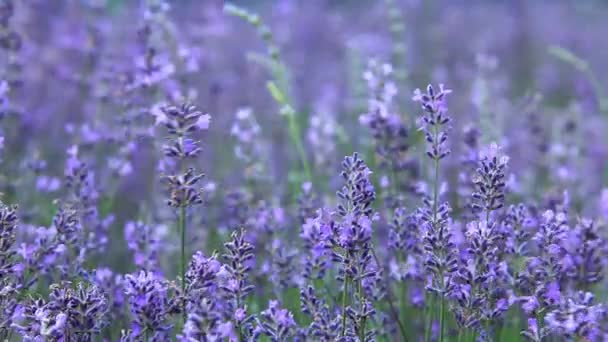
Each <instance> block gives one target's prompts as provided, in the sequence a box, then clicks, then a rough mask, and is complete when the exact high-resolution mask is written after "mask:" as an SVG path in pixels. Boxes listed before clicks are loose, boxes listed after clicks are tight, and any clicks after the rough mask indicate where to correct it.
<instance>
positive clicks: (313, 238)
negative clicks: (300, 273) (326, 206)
mask: <svg viewBox="0 0 608 342" xmlns="http://www.w3.org/2000/svg"><path fill="white" fill-rule="evenodd" d="M328 220H329V218H328V213H326V212H324V211H323V210H322V209H319V210H318V212H317V216H316V217H314V218H308V219H307V220H306V222H305V223H304V224H303V225H302V231H301V233H300V238H301V239H302V241H303V243H304V246H305V247H306V249H307V252H308V253H307V254H306V257H305V261H304V278H306V279H323V277H324V276H325V273H326V271H327V269H328V267H329V256H330V255H331V246H330V245H329V244H328V238H329V235H330V234H331V231H330V229H331V228H330V222H328Z"/></svg>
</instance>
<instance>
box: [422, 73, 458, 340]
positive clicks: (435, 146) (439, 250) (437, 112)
mask: <svg viewBox="0 0 608 342" xmlns="http://www.w3.org/2000/svg"><path fill="white" fill-rule="evenodd" d="M451 92H452V91H451V90H448V89H444V88H443V85H442V84H441V85H439V91H438V92H436V90H435V89H434V88H433V86H431V85H429V86H428V87H427V92H426V93H422V92H421V91H420V90H419V89H416V91H415V92H414V97H413V100H414V101H416V102H419V103H420V104H421V106H422V109H423V110H424V112H425V114H424V116H423V117H422V130H423V131H424V136H425V139H426V141H427V144H428V145H427V146H428V148H427V156H428V157H429V158H430V159H431V160H432V161H433V165H434V181H433V184H432V187H433V190H432V191H433V194H432V199H431V200H428V199H425V205H426V207H424V208H422V209H421V216H422V220H423V225H424V227H425V231H426V232H425V237H424V242H425V246H424V249H425V253H426V261H425V265H426V268H427V270H428V272H429V273H430V275H431V284H430V285H429V286H428V289H429V290H430V291H431V292H434V293H437V294H438V295H439V296H440V298H439V341H443V335H444V320H445V312H444V310H445V303H444V302H445V300H446V297H447V296H448V294H449V292H450V291H451V288H450V286H451V284H450V281H449V280H448V281H447V282H446V277H450V274H451V273H453V272H454V271H455V268H456V263H457V260H456V259H455V257H454V253H453V249H454V246H453V243H452V242H451V233H450V231H449V227H448V220H449V216H448V215H449V212H450V208H449V206H448V205H447V204H442V205H439V188H440V186H441V184H440V161H441V159H443V158H445V157H446V156H447V155H448V154H450V150H449V148H448V147H447V146H446V141H447V137H448V136H447V128H448V124H449V122H450V118H449V116H448V115H447V107H446V103H445V98H446V95H447V94H449V93H451Z"/></svg>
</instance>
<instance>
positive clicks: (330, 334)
mask: <svg viewBox="0 0 608 342" xmlns="http://www.w3.org/2000/svg"><path fill="white" fill-rule="evenodd" d="M300 305H301V310H302V312H303V313H304V314H307V315H308V316H310V318H311V319H312V322H311V323H310V325H309V326H308V327H307V328H306V335H307V336H313V337H315V338H316V339H318V340H320V341H333V340H335V339H336V338H337V336H338V334H339V328H340V320H339V317H337V316H334V315H332V313H331V311H330V308H329V306H328V305H327V304H326V303H325V302H324V301H323V299H321V298H319V297H318V296H317V294H316V292H315V289H314V287H313V286H310V285H308V286H307V287H305V288H302V289H301V290H300Z"/></svg>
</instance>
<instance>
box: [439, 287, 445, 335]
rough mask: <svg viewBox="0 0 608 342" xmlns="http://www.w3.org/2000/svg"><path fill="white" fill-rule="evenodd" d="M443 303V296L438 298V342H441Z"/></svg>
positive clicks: (443, 314) (443, 315)
mask: <svg viewBox="0 0 608 342" xmlns="http://www.w3.org/2000/svg"><path fill="white" fill-rule="evenodd" d="M444 303H445V300H444V299H443V297H442V298H439V342H443V320H444V317H445V313H444Z"/></svg>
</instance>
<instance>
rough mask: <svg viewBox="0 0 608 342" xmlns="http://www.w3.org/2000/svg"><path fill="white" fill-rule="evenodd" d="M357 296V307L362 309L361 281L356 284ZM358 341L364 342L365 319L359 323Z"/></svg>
mask: <svg viewBox="0 0 608 342" xmlns="http://www.w3.org/2000/svg"><path fill="white" fill-rule="evenodd" d="M357 296H358V297H359V305H361V308H362V309H363V306H364V298H363V290H362V289H361V279H359V281H358V282H357ZM359 341H360V342H364V341H365V318H363V321H362V322H361V326H360V327H359Z"/></svg>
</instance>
